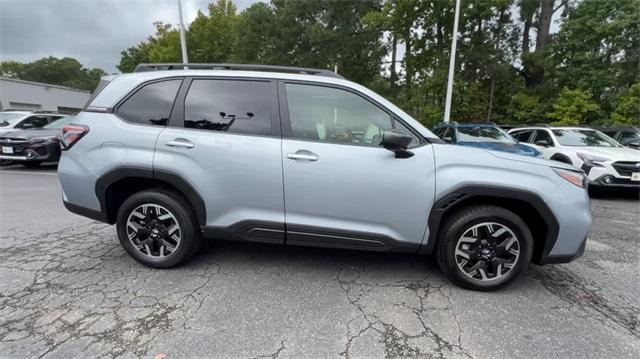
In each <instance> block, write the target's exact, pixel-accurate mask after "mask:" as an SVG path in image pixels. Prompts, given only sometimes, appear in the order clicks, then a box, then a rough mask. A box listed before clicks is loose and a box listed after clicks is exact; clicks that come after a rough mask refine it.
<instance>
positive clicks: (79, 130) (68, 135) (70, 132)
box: [60, 124, 89, 151]
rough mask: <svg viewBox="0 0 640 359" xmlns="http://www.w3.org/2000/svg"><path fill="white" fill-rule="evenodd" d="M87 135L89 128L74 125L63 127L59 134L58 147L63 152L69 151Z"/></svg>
mask: <svg viewBox="0 0 640 359" xmlns="http://www.w3.org/2000/svg"><path fill="white" fill-rule="evenodd" d="M87 133H89V126H85V125H74V124H70V125H66V126H64V127H63V128H62V132H61V133H60V147H61V148H62V150H63V151H66V150H68V149H70V148H71V147H72V146H73V145H75V144H76V142H78V141H79V140H80V139H81V138H82V137H83V136H84V135H86V134H87Z"/></svg>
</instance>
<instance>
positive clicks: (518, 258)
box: [436, 205, 533, 291]
mask: <svg viewBox="0 0 640 359" xmlns="http://www.w3.org/2000/svg"><path fill="white" fill-rule="evenodd" d="M532 253H533V238H532V236H531V231H530V230H529V227H528V226H527V225H526V223H524V221H523V220H522V219H521V218H520V217H519V216H518V215H516V214H515V213H513V212H511V211H509V210H507V209H505V208H502V207H497V206H491V205H480V206H473V207H468V208H465V209H462V210H461V211H458V212H457V213H455V214H454V215H453V216H452V217H450V218H448V220H447V221H446V222H445V223H444V226H443V227H442V230H441V231H440V235H439V239H438V247H437V253H436V255H437V260H438V264H439V266H440V268H441V269H442V271H443V272H444V274H445V275H446V276H447V277H449V279H450V280H451V281H453V282H454V283H455V284H457V285H459V286H461V287H463V288H467V289H473V290H483V291H490V290H496V289H499V288H502V287H505V286H507V285H509V284H511V283H512V282H513V281H514V280H515V279H516V278H517V277H519V276H520V275H521V274H522V273H523V272H524V271H525V270H526V268H527V267H528V265H529V263H530V261H531V256H532Z"/></svg>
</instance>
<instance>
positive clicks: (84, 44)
mask: <svg viewBox="0 0 640 359" xmlns="http://www.w3.org/2000/svg"><path fill="white" fill-rule="evenodd" d="M210 1H211V0H182V8H183V9H182V11H183V15H184V21H185V25H186V24H187V23H190V22H191V21H193V20H194V19H195V17H196V14H197V12H198V10H202V11H203V12H204V13H207V4H208V3H209V2H210ZM255 2H258V0H234V3H235V4H236V5H237V6H238V10H239V11H242V10H243V9H244V8H246V7H248V6H250V5H251V4H253V3H255ZM177 3H178V1H177V0H0V61H6V60H15V61H21V62H31V61H33V60H37V59H40V58H42V57H47V56H55V57H58V58H62V57H66V56H68V57H73V58H76V59H77V60H78V61H80V63H81V64H83V65H84V66H85V67H89V68H93V67H98V68H101V69H103V70H105V71H106V72H108V73H114V72H118V70H117V69H116V67H115V66H116V65H117V64H118V63H119V62H120V52H121V51H122V50H125V49H126V48H129V47H131V46H135V45H137V44H138V43H140V42H141V41H144V40H145V39H146V38H147V36H149V35H150V34H152V33H154V32H155V28H154V27H153V22H154V21H162V22H165V23H171V24H177V23H178V22H179V19H178V7H177Z"/></svg>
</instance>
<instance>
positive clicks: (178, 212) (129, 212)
mask: <svg viewBox="0 0 640 359" xmlns="http://www.w3.org/2000/svg"><path fill="white" fill-rule="evenodd" d="M193 218H195V216H194V215H193V211H192V209H191V207H190V206H189V204H188V203H187V202H186V200H184V198H182V197H181V196H180V195H178V194H176V193H173V192H170V191H164V190H147V191H142V192H138V193H136V194H134V195H132V196H131V197H129V198H128V199H127V200H125V201H124V203H123V204H122V205H121V206H120V209H119V210H118V215H117V219H116V225H117V230H118V238H119V239H120V243H121V244H122V246H123V247H124V249H125V250H126V251H127V253H129V255H130V256H132V257H133V258H134V259H135V260H137V261H138V262H140V263H142V264H144V265H147V266H150V267H154V268H170V267H174V266H177V265H179V264H181V263H184V262H185V261H187V260H188V259H189V258H191V256H192V255H193V254H194V253H195V252H196V251H197V250H198V248H199V247H200V231H199V230H198V226H197V223H196V222H195V221H194V220H193Z"/></svg>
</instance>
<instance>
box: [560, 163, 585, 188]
mask: <svg viewBox="0 0 640 359" xmlns="http://www.w3.org/2000/svg"><path fill="white" fill-rule="evenodd" d="M551 169H552V170H553V171H554V172H555V173H557V174H558V176H560V177H562V178H564V179H566V180H567V181H569V182H570V183H571V184H574V185H576V186H578V187H580V188H585V186H586V183H587V181H586V180H587V178H586V177H585V175H584V174H583V173H582V172H576V171H571V170H565V169H564V168H556V167H551Z"/></svg>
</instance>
